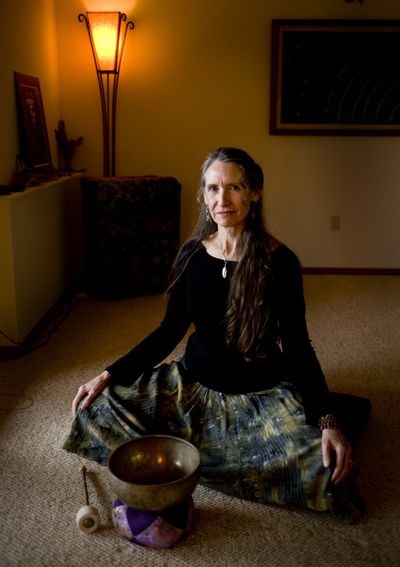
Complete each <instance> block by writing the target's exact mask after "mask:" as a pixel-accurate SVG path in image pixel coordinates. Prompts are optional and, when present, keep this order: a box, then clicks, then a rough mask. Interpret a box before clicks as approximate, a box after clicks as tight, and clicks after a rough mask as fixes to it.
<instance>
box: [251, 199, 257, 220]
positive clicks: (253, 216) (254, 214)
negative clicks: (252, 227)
mask: <svg viewBox="0 0 400 567" xmlns="http://www.w3.org/2000/svg"><path fill="white" fill-rule="evenodd" d="M250 216H251V220H252V221H254V219H255V218H256V204H255V203H254V202H252V203H251V206H250Z"/></svg>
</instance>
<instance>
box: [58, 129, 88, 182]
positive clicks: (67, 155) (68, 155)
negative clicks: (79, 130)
mask: <svg viewBox="0 0 400 567" xmlns="http://www.w3.org/2000/svg"><path fill="white" fill-rule="evenodd" d="M55 134H56V140H57V144H58V148H59V150H60V153H61V155H62V158H63V162H64V168H63V171H73V169H72V163H71V162H72V157H73V155H74V153H75V150H76V148H78V147H79V146H80V145H81V144H82V142H83V136H80V137H79V138H77V139H76V140H68V136H67V132H66V129H65V122H64V120H59V122H58V130H55Z"/></svg>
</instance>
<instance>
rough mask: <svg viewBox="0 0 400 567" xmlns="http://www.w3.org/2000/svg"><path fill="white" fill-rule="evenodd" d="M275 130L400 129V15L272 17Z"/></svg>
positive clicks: (367, 131)
mask: <svg viewBox="0 0 400 567" xmlns="http://www.w3.org/2000/svg"><path fill="white" fill-rule="evenodd" d="M271 31H272V37H271V93H270V95H271V96H270V134H273V135H276V134H280V135H281V134H290V135H313V134H314V135H363V136H365V135H371V136H379V135H381V136H390V135H391V136H399V135H400V64H399V53H400V20H304V19H300V20H297V19H291V20H287V19H286V20H273V21H272V29H271Z"/></svg>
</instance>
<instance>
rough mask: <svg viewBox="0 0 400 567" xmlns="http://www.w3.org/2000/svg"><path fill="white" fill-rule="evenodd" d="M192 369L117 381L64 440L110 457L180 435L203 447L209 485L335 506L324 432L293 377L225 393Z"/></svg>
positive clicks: (80, 450)
mask: <svg viewBox="0 0 400 567" xmlns="http://www.w3.org/2000/svg"><path fill="white" fill-rule="evenodd" d="M186 375H187V372H186V369H185V367H184V366H183V363H182V361H181V360H179V359H178V360H176V361H174V362H172V363H171V364H166V363H164V364H162V365H161V366H159V367H157V368H155V369H153V370H152V371H151V372H148V373H144V374H142V375H141V377H140V378H139V379H138V380H137V381H136V382H135V383H134V384H133V385H132V386H129V387H123V386H119V385H110V386H109V387H107V388H106V389H105V390H104V391H103V393H102V394H101V395H100V396H98V397H97V398H96V399H95V400H94V402H93V403H92V405H91V406H90V407H89V409H88V410H85V411H81V410H78V412H77V415H76V417H75V418H74V421H73V423H72V426H71V430H70V433H69V435H68V437H67V439H66V440H65V443H64V445H63V448H64V449H65V450H67V451H70V452H73V453H76V454H78V455H80V456H82V457H85V458H87V459H91V460H94V461H97V462H98V463H100V464H103V465H104V464H106V463H107V459H108V456H109V454H110V453H111V451H112V450H113V449H114V448H115V447H117V446H118V445H120V444H121V443H123V442H125V441H128V440H129V439H131V438H132V437H136V436H140V435H149V434H168V435H175V436H177V437H181V438H183V439H186V440H187V441H190V442H191V443H193V444H194V445H195V446H196V447H197V448H198V449H199V451H200V454H201V462H202V473H201V474H202V476H201V480H200V482H201V484H203V485H205V486H208V487H210V488H213V489H216V490H220V491H222V492H224V493H226V494H229V495H231V496H236V497H239V498H243V499H247V500H252V501H256V502H261V503H265V504H268V503H271V504H278V505H283V506H295V507H305V508H310V509H313V510H317V511H325V510H327V509H328V505H327V500H326V497H325V493H326V488H327V485H328V482H329V477H330V470H329V469H327V468H324V466H323V464H322V452H321V433H320V431H319V430H318V428H316V427H313V426H310V425H307V424H306V422H305V416H304V409H303V406H302V403H301V400H300V398H299V396H298V394H297V393H296V391H295V390H294V388H293V386H292V385H290V384H287V383H281V384H279V385H277V386H276V387H274V388H273V389H269V390H265V391H261V392H255V393H246V394H222V393H220V392H216V391H214V390H210V389H209V388H205V387H204V386H202V385H200V384H198V383H192V382H190V381H189V380H188V379H187V378H186Z"/></svg>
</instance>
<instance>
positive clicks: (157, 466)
mask: <svg viewBox="0 0 400 567" xmlns="http://www.w3.org/2000/svg"><path fill="white" fill-rule="evenodd" d="M108 472H109V476H110V482H111V486H112V488H113V490H114V491H115V494H116V495H117V496H118V498H119V499H120V500H122V502H124V503H125V504H127V505H128V506H130V507H131V508H136V509H138V510H148V511H154V512H160V511H162V510H166V509H167V508H171V507H172V506H175V505H177V504H179V503H181V502H184V501H185V500H188V499H189V497H190V496H191V495H192V493H193V491H194V489H195V488H196V485H197V483H198V481H199V477H200V453H199V451H198V449H197V448H196V447H195V446H194V445H192V444H191V443H189V442H188V441H185V440H184V439H180V438H178V437H173V436H170V435H144V436H143V437H135V438H134V439H131V440H130V441H127V442H125V443H122V445H120V446H119V447H117V448H116V449H114V451H113V452H112V453H111V455H110V457H109V459H108Z"/></svg>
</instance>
